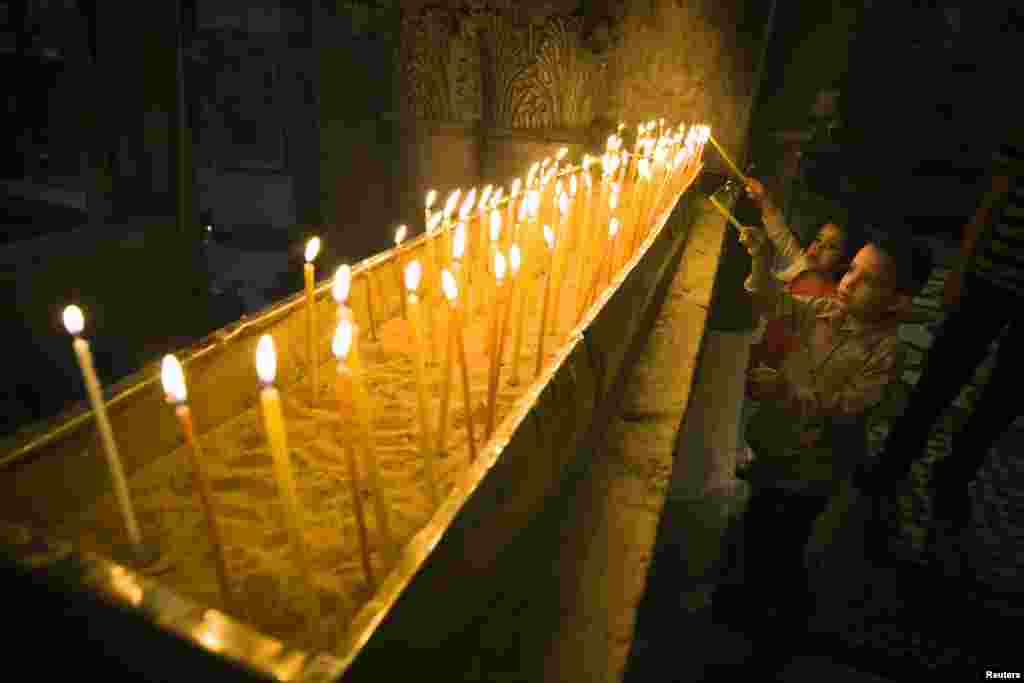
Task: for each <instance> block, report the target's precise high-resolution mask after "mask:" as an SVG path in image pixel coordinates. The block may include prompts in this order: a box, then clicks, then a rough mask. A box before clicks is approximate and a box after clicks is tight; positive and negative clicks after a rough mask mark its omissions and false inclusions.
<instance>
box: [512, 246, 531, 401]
mask: <svg viewBox="0 0 1024 683" xmlns="http://www.w3.org/2000/svg"><path fill="white" fill-rule="evenodd" d="M509 259H510V260H511V261H512V266H513V272H515V271H517V270H518V269H519V261H520V260H521V259H522V256H521V254H520V253H519V246H518V245H516V244H513V245H512V249H510V250H509ZM524 278H525V281H524ZM528 283H529V277H528V275H527V274H526V272H525V271H524V273H523V275H522V276H516V288H517V290H518V292H519V306H518V311H517V319H516V326H515V327H516V332H515V339H514V340H513V344H512V377H511V379H510V380H509V384H511V385H512V386H517V385H518V384H519V359H520V357H521V356H522V352H523V329H524V328H525V327H526V318H527V315H526V305H527V289H528V287H527V285H528Z"/></svg>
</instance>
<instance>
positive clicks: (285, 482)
mask: <svg viewBox="0 0 1024 683" xmlns="http://www.w3.org/2000/svg"><path fill="white" fill-rule="evenodd" d="M256 373H257V374H258V375H259V378H260V383H261V384H262V385H263V388H262V389H261V390H260V405H261V406H262V408H263V426H264V429H265V430H266V432H267V442H268V445H269V447H270V454H271V457H272V458H273V463H274V465H273V470H274V478H275V479H276V480H277V486H278V489H279V490H280V493H281V499H282V502H283V503H284V513H285V522H286V524H287V525H288V533H289V535H290V536H291V541H292V552H294V553H295V562H296V564H297V565H298V568H299V572H300V574H301V575H302V579H303V581H304V582H305V584H306V591H307V596H306V599H307V600H308V602H309V612H308V614H307V617H308V619H309V629H310V636H311V637H312V636H313V634H315V633H316V630H317V628H318V627H319V621H320V599H319V594H318V593H317V592H316V586H315V584H314V583H313V569H312V566H311V565H310V562H309V551H308V549H307V548H306V541H305V538H304V537H303V526H302V509H301V508H300V506H299V496H298V492H297V490H296V487H295V477H294V474H293V472H292V464H291V459H290V455H289V451H288V438H287V434H286V432H285V427H284V414H283V412H282V410H281V395H280V394H279V393H278V391H277V389H276V388H274V376H275V375H276V374H277V355H276V354H275V352H274V340H273V339H272V338H271V336H270V335H269V334H265V335H263V336H262V337H260V341H259V343H258V344H257V346H256Z"/></svg>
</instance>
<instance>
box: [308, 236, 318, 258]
mask: <svg viewBox="0 0 1024 683" xmlns="http://www.w3.org/2000/svg"><path fill="white" fill-rule="evenodd" d="M319 253H320V238H319V237H314V238H312V239H311V240H309V241H308V242H306V263H312V262H313V259H315V258H316V255H317V254H319Z"/></svg>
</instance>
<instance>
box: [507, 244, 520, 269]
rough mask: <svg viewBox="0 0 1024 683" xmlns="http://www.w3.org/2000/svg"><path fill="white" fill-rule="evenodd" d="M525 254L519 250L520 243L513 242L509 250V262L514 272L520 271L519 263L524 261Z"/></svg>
mask: <svg viewBox="0 0 1024 683" xmlns="http://www.w3.org/2000/svg"><path fill="white" fill-rule="evenodd" d="M522 259H523V255H522V253H521V252H520V251H519V245H518V244H513V245H512V247H511V248H510V249H509V250H508V263H509V266H510V267H511V268H512V274H513V275H515V274H516V273H518V272H519V264H520V263H522Z"/></svg>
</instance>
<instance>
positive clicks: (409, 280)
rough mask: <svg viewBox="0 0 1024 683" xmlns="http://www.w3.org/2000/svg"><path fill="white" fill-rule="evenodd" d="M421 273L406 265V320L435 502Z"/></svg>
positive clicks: (422, 439)
mask: <svg viewBox="0 0 1024 683" xmlns="http://www.w3.org/2000/svg"><path fill="white" fill-rule="evenodd" d="M422 275H423V271H422V267H421V266H420V262H419V261H413V262H412V263H410V264H409V265H408V266H406V267H405V288H406V289H407V290H408V292H409V303H408V310H409V322H410V323H412V324H411V327H412V336H413V344H412V346H413V366H414V370H415V372H416V407H417V411H416V412H417V415H418V416H419V422H420V457H421V458H423V465H424V467H425V468H426V470H427V486H428V488H429V491H430V500H431V502H433V504H434V506H435V507H437V505H439V504H440V502H441V495H440V492H439V491H438V482H437V476H436V474H435V472H434V456H433V454H432V453H431V452H430V431H429V426H430V404H429V403H427V387H426V369H425V368H424V365H425V364H426V363H425V360H426V359H425V358H424V357H425V356H426V352H425V350H424V346H425V344H424V340H423V324H422V321H421V320H420V317H421V316H420V300H419V296H418V294H417V291H418V290H419V287H420V279H421V277H422Z"/></svg>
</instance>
